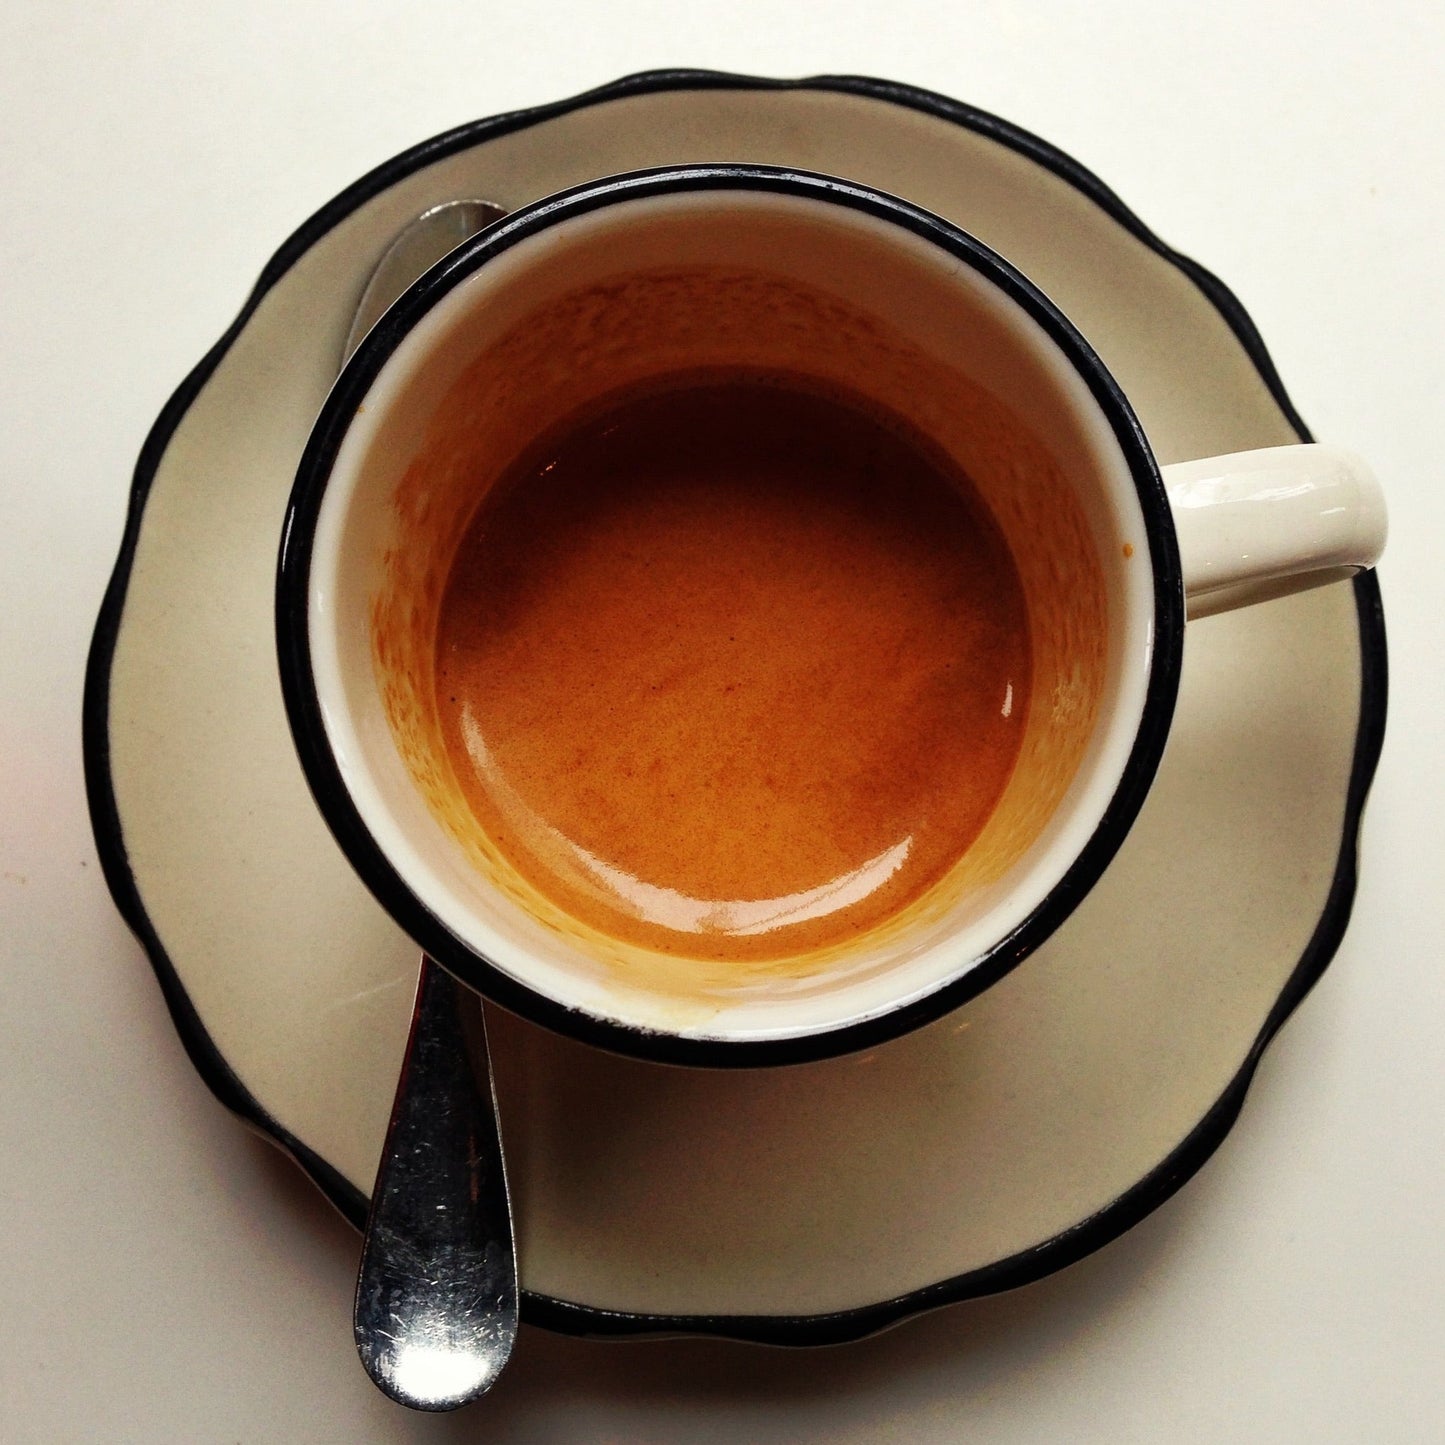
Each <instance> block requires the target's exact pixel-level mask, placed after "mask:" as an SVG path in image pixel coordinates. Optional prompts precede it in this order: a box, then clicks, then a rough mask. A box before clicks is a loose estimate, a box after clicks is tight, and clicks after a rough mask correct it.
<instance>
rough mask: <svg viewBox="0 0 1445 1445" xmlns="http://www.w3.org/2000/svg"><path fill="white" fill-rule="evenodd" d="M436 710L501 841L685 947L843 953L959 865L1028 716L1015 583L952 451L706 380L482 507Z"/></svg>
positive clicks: (542, 463)
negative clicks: (833, 949)
mask: <svg viewBox="0 0 1445 1445" xmlns="http://www.w3.org/2000/svg"><path fill="white" fill-rule="evenodd" d="M436 663H437V665H436V673H435V676H436V699H437V717H438V720H439V723H440V728H441V732H442V736H443V738H444V740H445V744H446V750H447V754H448V757H449V759H450V763H451V767H452V770H453V772H454V774H455V778H456V782H457V786H458V787H459V789H460V791H461V792H462V794H463V795H464V797H465V799H466V801H467V804H468V806H469V808H470V810H471V812H472V813H473V815H474V816H475V819H476V821H477V823H478V824H479V826H480V827H481V828H482V829H483V830H484V832H485V833H486V834H487V835H488V836H489V837H490V839H491V840H492V843H493V844H494V846H495V847H496V848H497V849H498V851H499V852H501V853H502V854H503V855H504V856H505V857H506V858H507V859H508V860H509V861H510V862H511V864H512V865H513V866H514V867H515V868H516V869H517V870H518V872H519V873H521V874H522V876H523V877H524V878H526V879H527V880H528V881H529V882H530V883H531V884H532V885H533V886H534V887H535V888H537V889H538V890H539V891H540V892H541V893H542V894H543V895H545V896H546V897H548V898H550V899H551V900H552V902H553V903H555V904H556V905H557V906H558V907H559V908H561V909H562V910H563V911H564V912H566V913H568V914H570V915H571V916H573V917H574V918H577V919H579V920H581V921H582V922H584V923H586V924H588V925H590V926H591V927H593V928H595V929H598V930H600V931H602V932H603V933H605V934H608V935H610V936H611V937H613V938H616V939H618V940H621V941H623V942H624V943H632V944H637V945H640V946H642V947H644V948H650V949H657V950H661V951H663V952H667V953H672V954H675V955H679V956H689V957H697V958H708V959H768V958H780V957H784V956H788V955H793V954H798V953H804V952H809V951H811V950H814V949H817V948H822V947H826V946H828V945H831V944H836V943H840V942H844V941H846V940H847V939H849V938H851V937H854V936H856V935H858V934H860V933H862V932H864V931H866V930H868V929H870V928H872V927H874V926H875V925H877V924H879V923H881V922H883V921H884V920H886V919H888V918H889V917H891V916H893V915H894V914H896V913H897V912H898V911H899V910H900V909H902V908H904V907H905V906H906V905H908V904H909V903H910V902H912V901H913V900H915V899H916V898H918V897H920V896H921V895H922V894H923V893H925V892H926V891H927V890H928V889H929V888H930V887H931V886H932V885H933V884H934V883H936V882H937V881H938V880H939V879H940V878H942V877H943V876H944V874H946V873H947V872H948V871H949V869H950V868H952V866H953V865H954V864H955V863H956V862H957V861H958V859H959V858H960V857H961V856H962V855H963V853H964V852H965V851H966V850H967V848H968V847H969V844H970V843H971V842H972V840H973V839H974V838H975V837H976V836H977V835H978V833H979V831H980V830H981V829H982V827H983V825H984V824H985V822H986V821H987V820H988V818H989V815H990V813H991V812H992V810H993V808H994V805H995V804H996V803H997V801H998V799H999V797H1000V795H1001V793H1002V792H1003V789H1004V785H1005V784H1006V783H1007V781H1008V779H1009V775H1010V773H1011V772H1012V770H1013V767H1014V763H1015V760H1016V758H1017V756H1018V752H1019V746H1020V741H1021V739H1022V737H1023V735H1024V730H1025V723H1026V721H1027V717H1028V710H1029V691H1030V679H1031V677H1032V674H1033V668H1032V662H1031V657H1030V638H1029V619H1028V613H1027V609H1026V606H1025V602H1024V596H1023V589H1022V587H1021V585H1020V582H1019V578H1018V575H1017V572H1016V570H1015V566H1014V562H1013V559H1012V557H1011V556H1010V553H1009V550H1008V548H1007V546H1006V544H1005V543H1004V541H1003V539H1002V537H1001V535H1000V534H999V532H998V530H997V528H996V527H995V525H994V524H993V522H992V520H991V519H990V517H989V516H988V514H987V512H986V510H985V509H984V507H983V505H982V504H981V503H980V502H979V501H978V499H977V497H976V495H975V494H974V492H973V489H972V487H971V486H970V484H969V483H968V481H967V480H966V479H965V478H964V477H963V476H962V475H961V474H960V473H959V472H958V470H957V468H956V467H955V466H954V465H953V464H952V463H951V462H949V461H948V460H947V459H946V458H944V457H943V456H942V454H941V453H939V452H938V451H937V449H936V448H934V447H933V446H932V445H931V444H929V443H928V442H927V441H925V440H924V439H923V438H921V437H919V436H918V435H917V434H915V433H913V432H912V431H910V429H909V428H907V427H906V426H905V425H903V424H902V423H899V422H897V421H895V420H894V419H892V418H891V417H888V416H886V415H884V414H881V413H879V412H878V411H877V410H876V409H873V408H870V407H868V406H866V405H865V404H863V403H862V402H861V401H859V400H858V399H856V398H853V397H851V396H849V395H847V394H845V393H842V392H840V391H838V390H824V389H822V388H820V387H818V386H817V385H815V384H813V383H810V382H804V381H803V380H802V379H801V378H797V377H791V376H787V375H781V374H771V375H760V374H755V373H741V372H739V373H734V374H731V375H724V374H719V373H712V374H708V375H694V376H692V377H685V378H679V377H676V376H674V377H672V378H671V379H670V380H669V381H668V382H667V383H666V384H661V383H658V384H654V385H653V386H652V387H650V388H647V389H643V390H640V391H638V390H634V391H632V392H631V393H629V394H627V395H625V396H622V397H614V398H613V399H612V400H611V401H610V402H607V403H606V404H604V405H601V406H594V407H592V408H591V409H589V410H588V412H587V413H586V414H585V415H584V416H581V417H579V418H574V419H573V420H572V421H571V422H570V423H568V424H566V425H564V426H563V427H561V428H559V429H555V430H554V431H553V432H551V433H550V434H549V436H548V437H547V438H546V439H545V440H544V441H543V442H542V443H540V444H539V445H537V446H536V447H534V448H532V449H531V450H530V451H529V452H528V453H527V454H526V456H524V457H523V458H522V460H521V461H520V462H519V463H518V464H517V465H516V466H515V467H513V468H512V469H511V471H510V472H509V474H508V475H507V476H506V477H504V478H503V479H502V480H501V481H500V482H499V483H498V484H497V485H496V486H495V487H493V488H492V489H491V491H490V492H489V494H488V496H487V497H486V499H485V500H484V502H483V503H482V505H481V507H480V508H479V510H478V512H477V513H476V515H475V517H474V518H473V520H472V522H471V524H470V526H469V529H468V531H467V533H466V536H465V538H464V540H463V541H462V543H461V545H460V548H459V550H458V552H457V555H456V559H455V562H454V563H453V566H452V570H451V574H450V578H449V581H448V583H447V587H446V590H445V593H444V595H443V599H442V605H441V612H440V618H439V623H438V630H437V658H436Z"/></svg>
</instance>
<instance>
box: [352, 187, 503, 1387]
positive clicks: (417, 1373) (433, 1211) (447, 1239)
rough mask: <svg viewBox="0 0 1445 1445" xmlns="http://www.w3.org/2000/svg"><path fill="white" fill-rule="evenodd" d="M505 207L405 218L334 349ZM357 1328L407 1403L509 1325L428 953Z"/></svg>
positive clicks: (464, 1008)
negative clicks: (409, 222)
mask: <svg viewBox="0 0 1445 1445" xmlns="http://www.w3.org/2000/svg"><path fill="white" fill-rule="evenodd" d="M505 214H506V213H505V211H504V210H503V209H502V208H501V207H500V206H494V205H491V204H489V203H487V202H485V201H470V200H467V201H451V202H448V203H446V204H445V205H441V206H436V207H434V208H433V209H431V210H429V211H427V212H425V213H424V214H422V215H421V216H419V217H417V219H416V220H415V221H413V222H412V223H411V224H410V225H408V226H407V227H406V228H405V230H403V231H402V232H401V234H400V235H399V236H398V237H397V238H396V240H395V241H393V242H392V244H391V246H390V248H389V249H388V250H387V252H386V254H385V255H384V256H383V257H382V258H381V260H380V262H378V264H377V267H376V270H375V271H374V272H373V273H372V276H371V279H370V281H369V282H368V283H367V286H366V289H365V290H364V291H363V293H362V297H361V301H360V302H359V304H358V306H357V309H356V316H355V318H354V320H353V321H352V324H351V330H350V332H349V333H348V335H347V338H346V345H345V347H344V348H343V351H342V356H341V360H342V363H343V364H344V363H345V362H346V360H347V358H348V357H350V355H351V353H352V352H353V351H354V350H355V349H356V347H357V346H358V345H359V344H360V342H361V339H362V338H363V337H364V336H365V335H366V333H367V332H368V331H370V330H371V328H372V326H374V325H375V324H376V322H377V321H378V320H379V319H380V317H381V315H382V313H383V312H385V311H386V309H387V308H388V307H389V306H390V305H391V304H392V302H393V301H395V300H396V298H397V297H398V296H400V295H401V293H402V292H403V291H405V290H406V288H407V287H408V286H410V285H411V283H412V282H413V281H415V280H416V279H417V278H418V277H419V276H420V275H421V274H422V273H423V272H424V271H426V270H427V269H428V268H429V267H431V266H432V265H434V264H435V263H436V262H437V261H439V260H441V258H442V257H443V256H445V255H446V254H447V252H449V251H451V250H453V249H454V248H455V247H456V246H459V245H460V244H461V243H462V242H463V241H465V240H467V239H468V237H470V236H472V235H474V234H475V233H476V232H477V231H479V230H481V229H482V227H483V226H485V225H488V224H490V223H491V222H492V221H495V220H498V219H500V218H501V217H502V216H503V215H505ZM353 1328H354V1332H355V1336H356V1348H357V1352H358V1353H359V1354H360V1356H361V1362H362V1364H363V1365H365V1367H366V1371H367V1373H368V1374H369V1375H370V1376H371V1378H372V1379H373V1380H374V1381H375V1382H376V1384H377V1386H378V1387H379V1388H380V1389H381V1390H382V1391H383V1392H384V1393H386V1394H387V1395H389V1396H390V1397H391V1398H392V1399H393V1400H397V1401H399V1402H400V1403H401V1404H403V1405H408V1406H410V1407H411V1408H412V1409H416V1410H453V1409H456V1408H457V1406H459V1405H465V1404H466V1403H467V1402H468V1401H469V1400H474V1399H476V1397H477V1396H478V1395H481V1394H483V1393H485V1391H487V1390H488V1389H490V1388H491V1386H492V1384H493V1382H494V1381H495V1380H496V1378H497V1376H498V1375H499V1374H500V1373H501V1371H502V1367H503V1366H504V1365H505V1364H506V1363H507V1360H508V1358H509V1357H510V1355H511V1353H512V1345H513V1343H514V1341H515V1340H516V1336H517V1261H516V1251H515V1248H514V1245H513V1238H512V1212H511V1204H510V1201H509V1200H508V1197H507V1177H506V1170H505V1168H504V1166H503V1161H502V1141H501V1135H500V1132H499V1130H498V1127H497V1106H496V1093H495V1090H494V1088H493V1085H492V1071H491V1062H490V1059H489V1057H488V1053H487V1037H486V1025H485V1022H484V1020H483V1017H482V1010H481V1008H480V1007H479V1005H478V1001H477V998H476V996H475V995H474V994H472V993H471V992H469V991H468V990H467V989H466V988H464V987H463V986H462V985H461V984H459V983H458V982H457V981H456V980H455V979H454V978H452V976H451V975H450V974H449V973H447V972H446V971H445V970H444V969H442V968H440V967H439V966H438V965H437V964H435V963H433V962H432V961H431V960H430V959H429V958H426V957H423V958H422V961H421V974H420V977H419V979H418V981H417V993H416V1005H415V1008H414V1009H413V1012H412V1020H411V1032H410V1035H409V1037H408V1039H407V1046H406V1056H405V1058H404V1059H403V1061H402V1066H401V1074H400V1077H399V1078H398V1080H397V1086H396V1099H395V1101H394V1103H393V1105H392V1113H391V1122H390V1124H389V1125H388V1127H387V1132H386V1143H385V1145H384V1146H383V1149H382V1156H381V1165H380V1168H379V1169H378V1170H377V1175H376V1184H375V1187H374V1188H373V1191H372V1199H371V1210H370V1212H369V1214H368V1216H367V1221H366V1232H365V1235H364V1237H363V1239H362V1246H361V1266H360V1269H359V1272H358V1276H357V1282H356V1307H355V1313H354V1315H353Z"/></svg>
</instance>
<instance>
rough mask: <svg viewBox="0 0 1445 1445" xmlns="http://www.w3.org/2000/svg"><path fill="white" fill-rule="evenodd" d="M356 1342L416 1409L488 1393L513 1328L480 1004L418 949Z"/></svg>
mask: <svg viewBox="0 0 1445 1445" xmlns="http://www.w3.org/2000/svg"><path fill="white" fill-rule="evenodd" d="M354 1329H355V1334H356V1347H357V1350H358V1351H359V1353H360V1355H361V1361H362V1364H364V1365H365V1366H366V1370H367V1373H368V1374H369V1375H370V1376H371V1378H372V1379H373V1380H374V1381H375V1382H376V1384H377V1386H378V1387H379V1388H380V1389H381V1390H382V1391H383V1392H384V1393H386V1394H387V1395H389V1396H391V1398H392V1399H394V1400H397V1401H399V1402H400V1403H401V1404H403V1405H409V1406H411V1407H412V1408H413V1409H418V1410H451V1409H455V1408H456V1407H457V1406H458V1405H462V1404H465V1403H466V1402H467V1401H468V1400H471V1399H473V1398H475V1397H476V1396H477V1395H480V1394H482V1393H483V1392H484V1391H485V1390H486V1389H488V1388H489V1387H490V1385H491V1384H492V1382H493V1381H494V1380H495V1379H496V1377H497V1375H498V1374H499V1373H500V1372H501V1369H502V1367H503V1365H505V1364H506V1362H507V1357H508V1356H509V1355H510V1354H511V1352H512V1344H513V1341H514V1340H515V1339H516V1335H517V1267H516V1255H515V1252H514V1250H513V1247H512V1213H511V1206H510V1203H509V1201H508V1198H507V1179H506V1172H505V1170H504V1168H503V1165H502V1147H501V1139H500V1137H499V1135H498V1130H497V1110H496V1097H495V1092H494V1089H493V1086H492V1072H491V1065H490V1063H489V1061H488V1057H487V1040H486V1030H485V1024H484V1022H483V1019H482V1011H481V1008H480V1006H479V1004H478V1001H477V999H476V996H475V995H474V994H471V993H469V992H468V991H467V990H466V989H464V988H463V987H462V986H461V985H460V984H459V983H457V982H456V980H455V979H453V978H452V976H451V975H450V974H449V973H447V972H446V971H445V970H444V969H442V968H440V967H439V966H438V965H437V964H435V963H433V962H432V961H431V959H429V958H425V957H423V959H422V964H421V977H420V979H419V981H418V983H417V993H416V1007H415V1010H414V1011H413V1013H412V1020H411V1035H410V1037H409V1038H408V1040H407V1046H406V1058H405V1059H404V1061H403V1063H402V1068H401V1076H400V1078H399V1079H398V1081H397V1086H396V1100H395V1102H394V1104H393V1105H392V1114H391V1123H390V1125H389V1126H388V1128H387V1134H386V1144H385V1147H384V1148H383V1150H382V1156H381V1168H380V1170H379V1172H378V1173H377V1177H376V1185H375V1188H374V1190H373V1192H372V1199H371V1212H370V1214H369V1216H368V1218H367V1221H366V1234H365V1238H364V1240H363V1242H362V1250H361V1269H360V1273H359V1275H358V1278H357V1283H356V1310H355V1315H354Z"/></svg>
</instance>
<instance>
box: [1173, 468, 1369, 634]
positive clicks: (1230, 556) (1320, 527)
mask: <svg viewBox="0 0 1445 1445" xmlns="http://www.w3.org/2000/svg"><path fill="white" fill-rule="evenodd" d="M1162 472H1163V476H1164V488H1165V491H1166V492H1168V494H1169V505H1170V508H1171V510H1172V512H1173V515H1174V525H1175V529H1176V530H1177V532H1178V534H1179V556H1180V562H1181V563H1182V566H1183V571H1184V600H1185V611H1186V613H1187V615H1188V616H1189V617H1190V618H1191V619H1192V618H1195V617H1208V616H1209V615H1210V614H1211V613H1215V612H1226V611H1228V610H1229V609H1231V608H1234V607H1243V606H1246V605H1247V604H1249V603H1251V602H1264V601H1267V600H1268V599H1269V598H1272V597H1284V596H1286V595H1288V594H1289V593H1291V592H1304V591H1306V590H1307V589H1309V588H1311V587H1319V586H1322V585H1323V584H1324V583H1326V582H1335V581H1338V580H1339V579H1341V578H1345V577H1352V576H1354V575H1355V573H1357V572H1361V571H1363V570H1364V569H1365V568H1367V567H1373V566H1374V564H1375V562H1376V561H1377V560H1378V558H1379V556H1380V553H1381V551H1382V550H1383V549H1384V545H1385V500H1384V497H1383V496H1382V495H1381V493H1380V484H1379V483H1378V482H1377V481H1376V480H1375V476H1374V473H1373V472H1372V471H1371V470H1370V468H1369V466H1368V465H1367V464H1366V463H1365V462H1364V461H1363V460H1362V459H1361V458H1359V457H1357V456H1355V455H1354V453H1352V452H1347V451H1343V450H1341V449H1340V448H1339V447H1331V446H1322V445H1319V444H1317V443H1309V444H1306V445H1300V446H1286V447H1265V448H1263V449H1261V450H1259V451H1252V452H1234V453H1232V454H1231V455H1229V456H1223V457H1207V458H1205V459H1204V460H1202V461H1197V462H1176V463H1174V464H1173V465H1171V466H1167V467H1164V468H1162Z"/></svg>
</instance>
